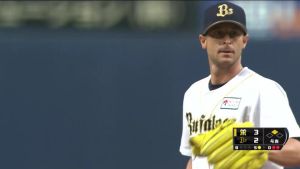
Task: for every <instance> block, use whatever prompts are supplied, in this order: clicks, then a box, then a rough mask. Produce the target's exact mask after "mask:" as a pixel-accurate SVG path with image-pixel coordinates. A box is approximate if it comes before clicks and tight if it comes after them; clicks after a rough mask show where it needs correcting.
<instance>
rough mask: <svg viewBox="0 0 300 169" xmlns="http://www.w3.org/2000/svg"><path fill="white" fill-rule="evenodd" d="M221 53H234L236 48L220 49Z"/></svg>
mask: <svg viewBox="0 0 300 169" xmlns="http://www.w3.org/2000/svg"><path fill="white" fill-rule="evenodd" d="M219 53H234V50H231V49H220V50H219Z"/></svg>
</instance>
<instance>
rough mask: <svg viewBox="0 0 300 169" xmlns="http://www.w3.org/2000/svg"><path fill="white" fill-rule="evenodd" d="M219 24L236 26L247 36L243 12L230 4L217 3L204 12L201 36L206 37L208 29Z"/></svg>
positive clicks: (238, 7)
mask: <svg viewBox="0 0 300 169" xmlns="http://www.w3.org/2000/svg"><path fill="white" fill-rule="evenodd" d="M220 23H233V24H236V25H237V26H239V27H240V28H241V29H242V30H243V31H244V34H247V28H246V15H245V11H244V9H243V8H242V7H240V6H238V5H235V4H233V3H231V2H218V3H217V4H215V5H212V6H210V7H208V8H207V9H206V10H205V11H204V22H203V31H202V34H203V35H206V34H207V31H208V30H209V29H210V28H212V27H214V26H215V25H217V24H220Z"/></svg>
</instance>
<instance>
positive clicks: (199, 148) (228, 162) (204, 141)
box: [190, 119, 268, 169]
mask: <svg viewBox="0 0 300 169" xmlns="http://www.w3.org/2000/svg"><path fill="white" fill-rule="evenodd" d="M235 127H240V128H246V127H253V124H252V123H251V122H244V123H236V122H235V120H234V119H231V120H228V121H226V122H224V123H223V124H221V125H219V126H217V127H216V128H215V129H214V130H211V131H209V132H206V133H203V134H199V135H197V136H195V137H192V138H191V139H190V143H191V145H192V151H193V154H194V155H196V156H207V158H208V161H209V163H210V164H213V165H214V168H215V169H229V168H245V169H258V168H261V167H262V166H263V165H264V163H265V161H266V160H267V159H268V153H267V151H264V150H251V151H246V150H233V137H232V135H233V128H235Z"/></svg>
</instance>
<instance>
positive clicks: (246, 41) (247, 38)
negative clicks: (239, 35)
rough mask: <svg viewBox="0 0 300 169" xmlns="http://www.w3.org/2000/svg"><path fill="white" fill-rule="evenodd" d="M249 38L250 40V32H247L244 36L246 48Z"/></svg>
mask: <svg viewBox="0 0 300 169" xmlns="http://www.w3.org/2000/svg"><path fill="white" fill-rule="evenodd" d="M248 40H249V35H248V34H247V35H245V36H243V43H244V48H246V46H247V43H248Z"/></svg>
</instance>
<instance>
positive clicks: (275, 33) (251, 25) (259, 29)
mask: <svg viewBox="0 0 300 169" xmlns="http://www.w3.org/2000/svg"><path fill="white" fill-rule="evenodd" d="M216 2H217V1H201V2H199V15H198V17H199V19H201V17H202V12H203V10H204V9H205V8H206V7H208V6H209V5H211V4H213V3H216ZM231 2H233V3H235V4H237V5H240V6H241V7H243V8H244V10H245V13H246V17H247V27H248V31H249V35H250V36H251V38H255V39H270V38H282V39H285V38H299V37H300V19H299V18H300V2H299V1H231ZM199 26H200V25H199Z"/></svg>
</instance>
